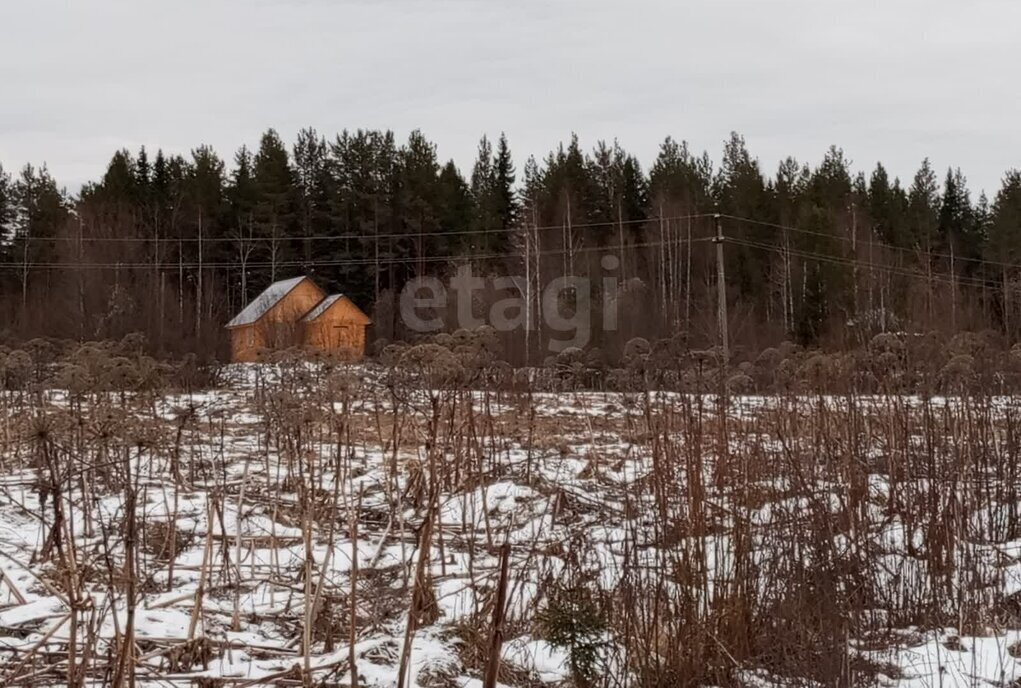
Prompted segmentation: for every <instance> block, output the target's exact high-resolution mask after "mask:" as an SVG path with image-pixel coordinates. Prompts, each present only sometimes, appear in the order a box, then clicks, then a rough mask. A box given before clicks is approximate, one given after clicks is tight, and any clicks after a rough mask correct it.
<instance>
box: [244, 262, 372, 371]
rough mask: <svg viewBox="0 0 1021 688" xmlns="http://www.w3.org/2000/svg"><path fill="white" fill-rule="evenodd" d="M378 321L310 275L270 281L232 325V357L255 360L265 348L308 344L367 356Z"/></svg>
mask: <svg viewBox="0 0 1021 688" xmlns="http://www.w3.org/2000/svg"><path fill="white" fill-rule="evenodd" d="M371 323H372V321H371V320H370V319H369V317H368V316H367V315H365V313H364V312H362V310H361V309H360V308H358V306H356V305H355V304H354V302H352V301H351V299H349V298H347V297H346V296H343V295H342V294H329V295H328V294H326V292H324V291H323V290H322V289H320V288H319V286H318V285H317V284H316V283H315V282H313V281H312V280H311V279H310V278H308V277H293V278H291V279H286V280H281V281H279V282H274V283H273V284H271V285H269V286H268V287H267V288H266V290H265V291H263V292H262V293H261V294H259V295H258V296H257V297H255V298H254V299H253V300H252V302H251V303H249V304H248V305H247V306H245V307H244V309H243V310H242V311H241V312H240V313H238V314H237V315H236V316H234V318H233V319H232V320H231V321H230V322H229V323H227V330H228V331H229V332H230V345H231V346H230V349H231V360H232V361H234V362H250V361H255V360H257V359H258V355H259V352H260V351H262V350H273V349H284V348H287V347H290V346H307V347H312V348H315V349H319V350H321V351H336V350H340V349H348V350H350V351H351V352H352V353H353V354H354V355H355V356H356V357H357V358H361V357H362V356H364V355H365V328H366V327H368V326H369V325H370V324H371Z"/></svg>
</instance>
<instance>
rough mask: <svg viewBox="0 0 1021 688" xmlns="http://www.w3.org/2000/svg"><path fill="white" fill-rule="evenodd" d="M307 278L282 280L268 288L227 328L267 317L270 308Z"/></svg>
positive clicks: (248, 323)
mask: <svg viewBox="0 0 1021 688" xmlns="http://www.w3.org/2000/svg"><path fill="white" fill-rule="evenodd" d="M304 279H307V278H306V277H305V276H301V277H292V278H291V279H286V280H280V281H279V282H274V283H273V284H271V285H269V286H268V287H266V290H265V291H263V292H262V293H261V294H259V295H258V296H256V297H255V298H254V299H252V302H251V303H249V304H248V305H247V306H245V308H244V310H242V311H241V312H240V313H238V314H237V315H235V316H234V319H233V320H231V321H230V322H229V323H227V327H240V326H241V325H251V324H252V323H254V322H255V321H256V320H258V319H259V318H261V317H262V316H264V315H266V313H267V312H268V311H269V309H270V308H272V307H273V306H275V305H277V304H278V303H280V300H281V299H283V298H284V297H285V296H287V295H288V294H289V293H291V290H292V289H294V288H295V287H296V286H298V285H299V284H300V283H301V281H302V280H304Z"/></svg>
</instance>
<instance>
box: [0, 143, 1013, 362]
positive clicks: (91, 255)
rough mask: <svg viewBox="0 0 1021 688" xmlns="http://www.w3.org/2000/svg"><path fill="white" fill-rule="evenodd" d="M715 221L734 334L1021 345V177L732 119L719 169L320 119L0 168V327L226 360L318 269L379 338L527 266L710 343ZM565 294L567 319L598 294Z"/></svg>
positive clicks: (767, 340) (652, 323)
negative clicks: (445, 281)
mask: <svg viewBox="0 0 1021 688" xmlns="http://www.w3.org/2000/svg"><path fill="white" fill-rule="evenodd" d="M717 231H719V232H721V233H722V235H723V236H724V237H725V240H724V246H725V256H726V260H725V263H726V275H727V280H726V281H727V298H728V305H729V309H728V312H729V319H730V323H729V325H730V331H731V336H732V339H733V341H734V342H735V343H736V344H737V345H739V346H747V347H759V348H761V347H764V346H768V345H772V344H775V343H777V342H779V341H783V340H792V341H798V342H799V343H802V344H805V345H813V346H830V347H840V346H846V345H849V344H851V343H857V341H860V339H861V338H862V337H866V336H870V335H871V334H875V332H878V331H905V332H908V331H928V330H933V329H939V330H944V331H958V330H984V329H992V330H997V331H999V332H1001V333H1003V334H1005V335H1007V336H1008V337H1009V338H1011V339H1015V338H1016V337H1017V335H1018V331H1019V328H1021V271H1019V270H1018V265H1017V263H1018V261H1019V260H1021V172H1019V171H1017V170H1011V171H1008V172H1007V173H1006V174H1005V175H1004V177H1003V180H1002V185H1001V187H1000V188H999V189H998V190H997V191H996V193H995V196H994V197H993V198H992V199H989V198H987V197H986V196H985V195H984V194H980V195H979V196H978V197H977V198H976V197H974V195H973V194H972V193H971V192H970V191H969V189H968V184H967V180H966V179H965V177H964V175H963V174H962V172H961V171H960V170H959V169H956V168H953V169H949V170H947V171H946V173H945V174H941V173H938V172H937V171H936V170H934V169H933V168H932V166H931V164H930V163H929V161H928V160H925V161H923V162H922V164H921V166H920V168H919V170H918V171H917V173H915V175H914V177H913V178H912V179H911V180H910V181H909V182H907V183H902V182H901V181H900V180H899V179H896V178H891V176H890V174H889V173H888V172H887V170H886V169H885V168H884V167H883V166H882V165H881V164H878V165H876V167H875V169H873V170H872V171H871V172H862V171H855V170H853V169H852V165H851V162H850V161H849V160H848V158H847V157H846V156H845V155H844V153H843V151H842V150H841V149H839V148H836V147H832V148H830V149H829V150H828V151H826V153H825V154H824V156H823V158H822V160H821V161H820V162H819V163H818V164H815V165H811V164H806V163H804V162H801V161H797V160H795V159H794V158H787V159H785V160H784V161H782V162H781V163H780V164H779V165H778V167H777V169H776V170H775V171H772V172H769V171H767V170H764V169H763V167H762V165H761V163H760V162H759V161H758V160H757V159H756V158H755V157H754V156H753V155H752V154H751V153H750V152H749V150H748V148H747V146H746V145H745V142H744V140H743V138H742V137H741V136H739V135H738V134H736V133H735V134H732V135H731V137H730V138H729V139H728V140H727V141H726V142H725V144H724V147H723V152H722V156H721V157H720V159H719V161H718V162H717V161H715V160H714V159H713V158H712V157H711V156H710V155H709V154H708V153H707V152H703V153H700V154H699V153H695V152H693V151H692V150H690V149H689V147H688V145H687V144H686V143H684V142H682V141H677V140H675V139H673V138H669V137H668V138H667V139H666V140H664V142H663V143H662V145H661V146H660V150H659V153H658V155H657V157H656V159H655V160H654V161H653V162H652V165H651V166H650V167H649V168H648V169H647V170H646V169H643V167H642V165H641V164H640V162H639V161H638V159H637V158H636V157H635V156H634V155H632V154H631V153H629V152H628V151H627V150H626V149H624V148H623V147H622V146H621V145H620V144H618V143H616V142H614V143H612V144H610V143H606V142H598V143H597V144H596V145H595V146H594V147H593V148H592V149H591V150H585V149H583V148H582V146H581V144H580V143H579V141H578V139H577V137H574V136H572V137H571V138H570V140H569V141H568V142H566V143H565V144H561V145H560V146H559V147H557V149H556V150H554V151H551V152H549V153H547V154H546V155H545V156H544V157H541V158H537V157H535V156H532V157H528V158H527V159H526V160H525V162H524V163H523V165H522V167H521V169H520V170H519V169H518V167H517V165H516V163H515V160H514V158H513V156H512V154H511V150H510V146H509V144H508V141H507V138H506V136H503V135H500V136H499V137H498V138H496V139H495V140H491V139H489V138H488V137H483V138H482V140H481V141H480V143H479V147H478V155H477V158H476V160H475V162H474V165H473V166H472V169H471V170H470V173H469V174H468V175H467V176H466V175H465V174H464V173H462V171H461V170H460V169H458V167H457V166H456V165H455V164H454V163H453V162H452V161H449V162H442V161H441V159H440V158H439V156H438V153H437V148H436V146H435V145H434V144H433V143H432V142H430V141H429V140H428V139H427V138H426V137H425V135H424V134H423V133H422V132H420V131H414V132H412V133H411V134H410V135H409V136H408V138H407V140H406V141H401V142H399V141H398V140H397V138H396V137H395V135H394V134H393V132H389V131H371V130H358V131H354V132H349V131H344V132H342V133H340V134H338V135H336V136H334V137H333V138H332V139H328V138H326V137H325V136H323V135H321V134H320V133H318V132H317V131H315V130H314V129H305V130H302V131H301V132H299V134H298V136H297V138H296V140H295V141H294V142H293V144H291V145H290V146H288V144H286V143H285V142H284V141H283V140H282V139H281V137H280V136H279V134H277V132H275V131H273V130H269V131H267V132H266V133H265V134H264V135H263V136H262V137H261V140H260V141H259V145H258V147H257V148H256V149H254V150H250V149H248V148H247V147H242V148H241V150H239V151H237V152H236V153H235V154H234V155H233V158H232V159H231V161H230V162H229V163H228V162H227V161H225V160H224V158H222V157H221V156H220V155H219V154H218V153H217V152H216V151H215V150H213V149H212V148H210V147H208V146H199V147H198V148H195V149H194V150H193V151H191V153H190V154H189V155H188V156H182V155H168V154H165V153H164V152H163V151H157V152H156V153H155V155H151V154H150V152H149V151H147V150H145V149H144V148H143V149H141V150H139V151H137V152H130V151H127V150H121V151H117V152H116V153H114V155H113V157H112V159H111V160H110V163H109V165H108V167H107V170H106V173H105V174H104V175H103V177H102V179H100V180H98V181H96V182H93V183H88V184H86V185H84V187H83V188H82V189H81V190H80V191H79V192H78V193H76V194H69V193H67V192H66V191H65V190H63V189H62V188H61V186H60V184H59V183H58V181H57V180H56V179H54V178H53V176H52V175H51V174H50V173H49V171H48V170H47V169H46V168H45V167H36V166H32V165H26V166H25V167H24V168H23V169H21V170H20V171H16V172H9V171H4V169H3V168H2V167H0V323H2V324H0V336H2V337H3V338H5V339H9V340H23V339H28V338H32V337H39V336H56V337H69V338H77V339H82V340H85V339H95V338H119V337H121V336H123V335H124V334H125V333H127V332H132V331H138V332H141V333H143V334H145V335H146V339H147V341H148V342H149V346H150V347H151V348H152V349H153V350H154V351H155V352H158V353H167V354H180V353H184V352H188V351H194V352H198V353H201V354H203V355H207V356H216V355H222V354H223V353H224V339H225V337H224V331H223V324H224V323H225V322H226V321H227V320H228V319H229V318H230V316H231V315H232V314H233V313H234V312H236V311H237V310H239V309H240V308H241V307H243V305H244V304H245V303H246V302H247V301H248V300H249V299H250V298H252V297H253V296H254V295H256V294H257V293H258V292H259V291H260V290H262V289H263V288H265V287H266V285H268V284H269V283H270V282H272V281H274V280H277V279H282V278H285V277H290V276H293V275H297V274H308V275H310V276H312V277H313V278H315V279H316V281H317V282H319V283H320V284H321V285H322V286H323V287H324V288H325V289H327V290H329V291H340V292H343V293H345V294H347V295H349V296H350V297H351V298H352V299H353V300H354V301H355V302H356V303H358V304H360V305H361V306H362V307H363V308H364V309H365V310H366V311H367V312H369V313H370V315H371V316H372V317H373V320H374V323H375V324H374V327H373V330H374V332H373V334H374V337H375V338H376V339H378V340H397V339H407V338H409V337H412V336H413V335H414V333H412V332H408V331H407V330H406V328H404V327H403V324H402V322H401V319H400V318H399V317H398V308H397V303H398V294H399V292H400V290H401V289H402V288H403V287H404V286H405V284H407V282H408V280H410V279H412V278H414V277H419V276H426V275H428V276H439V277H443V276H448V275H450V274H451V273H452V272H453V271H454V270H455V269H456V268H457V267H458V266H461V265H464V264H470V265H471V266H472V268H473V270H474V271H475V272H476V273H478V274H482V275H519V276H523V277H524V281H523V282H522V281H520V280H519V282H518V289H519V290H520V291H522V292H524V293H525V294H526V296H527V298H528V299H529V302H530V303H533V305H534V306H535V307H536V308H538V304H537V301H535V299H537V296H536V294H538V292H539V291H540V290H541V289H542V288H543V286H544V285H545V284H548V283H549V282H550V281H551V280H553V279H554V278H555V277H558V276H563V275H582V276H588V277H592V278H593V284H597V285H599V284H604V282H603V281H602V280H601V279H595V278H596V277H599V278H602V277H605V276H607V275H609V276H610V277H612V278H613V280H614V282H615V284H618V285H619V288H616V289H614V290H613V293H612V294H610V293H609V292H604V291H600V289H599V288H597V289H596V290H595V293H594V295H593V298H594V300H593V302H592V303H593V312H594V313H598V314H603V313H605V312H606V310H605V309H603V308H602V307H601V306H602V305H603V303H602V302H603V301H605V300H607V299H611V298H612V299H613V300H614V303H613V304H612V305H613V306H614V307H615V310H616V311H617V312H618V313H619V317H618V318H617V322H616V323H615V325H614V329H609V328H608V327H602V326H601V325H607V326H608V323H602V322H595V323H594V326H593V331H594V339H593V342H592V343H593V345H595V346H599V347H602V348H603V349H604V350H605V351H606V352H607V353H608V355H611V356H612V355H619V354H620V352H621V351H622V349H623V345H624V343H625V342H626V341H628V340H629V339H631V338H633V337H636V336H642V337H646V338H657V337H673V336H677V335H681V336H684V337H687V338H689V339H690V340H691V342H692V344H693V345H694V344H696V343H703V344H705V343H709V344H711V343H712V342H713V341H714V338H715V336H716V325H715V318H716V298H717V296H716V295H717V291H716V263H715V253H714V251H715V249H714V247H713V245H712V241H711V238H712V237H713V236H714V235H715V234H716V233H717ZM611 255H612V256H614V257H615V258H617V261H614V262H612V263H607V262H606V261H604V260H603V259H604V258H606V257H607V256H611ZM608 266H611V267H608ZM522 285H524V286H522ZM476 296H477V298H478V299H479V300H481V301H483V302H485V301H486V300H494V299H498V298H499V297H500V294H499V293H496V292H483V293H481V294H478V295H476ZM561 296H562V300H563V303H562V304H561V305H562V307H563V308H564V309H565V310H567V311H570V310H571V309H572V308H576V307H578V304H579V303H581V302H580V301H576V300H573V299H572V295H571V294H570V293H567V292H565V293H564V294H562V295H561ZM598 317H602V315H600V316H598ZM530 323H531V324H532V330H531V331H529V332H527V333H526V332H524V331H516V332H512V333H506V334H505V340H506V341H505V346H506V348H507V350H508V352H509V356H510V357H511V358H512V359H513V360H515V361H516V362H522V361H528V360H535V358H536V357H537V356H541V355H542V352H543V351H545V347H546V343H547V340H549V339H550V338H553V337H555V336H556V333H554V332H546V331H544V330H543V323H542V322H541V318H539V317H538V315H535V316H533V317H532V318H531V319H530ZM852 340H856V341H852Z"/></svg>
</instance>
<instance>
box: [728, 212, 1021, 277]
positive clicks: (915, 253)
mask: <svg viewBox="0 0 1021 688" xmlns="http://www.w3.org/2000/svg"><path fill="white" fill-rule="evenodd" d="M720 217H725V218H727V219H729V220H737V221H739V222H747V223H749V224H755V225H762V226H765V227H773V228H774V229H783V230H786V231H789V232H795V233H798V234H805V235H810V236H817V237H822V238H825V239H832V240H836V241H842V242H845V243H851V242H853V241H854V240H853V239H852V238H851V237H847V236H839V235H836V234H828V233H826V232H817V231H813V230H810V229H802V228H801V227H794V226H791V225H783V224H778V223H776V222H767V221H765V220H753V219H751V218H748V217H739V216H737V215H720ZM876 247H877V248H879V249H881V250H883V251H893V252H897V253H907V254H909V255H911V257H913V258H917V257H919V256H925V257H928V258H941V259H945V260H949V261H954V262H957V261H961V262H965V263H978V264H980V265H993V266H996V267H1005V268H1019V267H1021V263H1005V262H1000V261H996V260H990V259H988V258H970V257H968V256H958V255H950V254H949V253H939V252H933V251H926V250H924V249H922V248H921V247H918V248H914V249H911V248H906V247H904V246H893V245H891V244H887V243H880V244H876Z"/></svg>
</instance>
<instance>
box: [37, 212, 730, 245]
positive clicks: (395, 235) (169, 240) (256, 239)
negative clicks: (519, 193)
mask: <svg viewBox="0 0 1021 688" xmlns="http://www.w3.org/2000/svg"><path fill="white" fill-rule="evenodd" d="M704 217H712V213H694V214H690V215H674V216H671V217H648V218H643V219H640V220H607V221H605V222H588V223H572V224H571V225H570V227H568V225H567V224H559V225H542V226H538V227H513V228H506V227H493V228H487V229H452V230H440V231H433V232H413V231H412V232H389V233H384V234H374V233H362V234H320V235H314V236H300V235H290V234H289V235H286V236H275V237H273V236H270V237H267V236H253V237H242V236H226V237H209V238H202V239H200V238H198V237H97V236H82V237H73V236H72V237H66V236H61V237H32V236H30V237H22V238H21V239H19V241H29V242H38V243H56V242H67V243H73V244H77V243H79V242H81V243H135V244H155V243H160V244H171V245H173V244H182V243H185V244H190V243H196V242H202V243H203V244H213V243H220V242H228V243H232V244H246V243H262V242H281V243H283V242H287V241H349V240H369V241H375V240H378V239H417V238H419V237H437V236H461V235H475V234H500V233H505V234H514V233H516V232H517V231H520V230H525V231H551V230H555V229H559V230H561V231H563V230H566V229H592V228H595V227H618V226H620V225H634V224H642V223H645V222H671V221H674V220H693V219H697V218H704Z"/></svg>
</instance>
